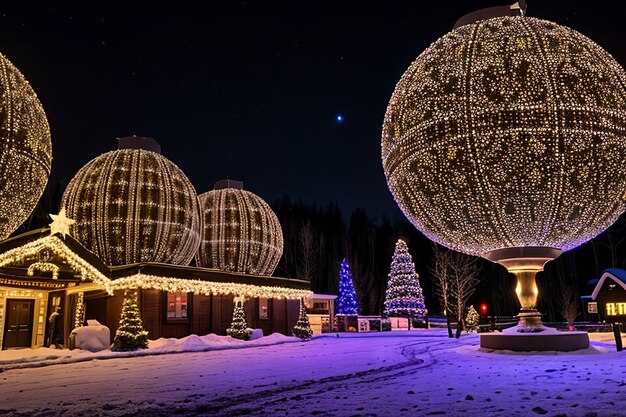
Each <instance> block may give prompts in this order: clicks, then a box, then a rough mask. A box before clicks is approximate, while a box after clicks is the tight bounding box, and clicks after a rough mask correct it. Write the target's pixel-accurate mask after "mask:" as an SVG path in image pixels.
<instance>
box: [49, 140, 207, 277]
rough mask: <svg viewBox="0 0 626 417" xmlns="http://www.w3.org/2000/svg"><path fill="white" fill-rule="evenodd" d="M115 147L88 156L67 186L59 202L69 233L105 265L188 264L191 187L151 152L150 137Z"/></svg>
mask: <svg viewBox="0 0 626 417" xmlns="http://www.w3.org/2000/svg"><path fill="white" fill-rule="evenodd" d="M146 143H149V144H150V145H146ZM144 147H145V148H148V149H151V150H146V149H145V148H144ZM120 148H121V149H118V150H115V151H112V152H108V153H105V154H103V155H101V156H99V157H97V158H95V159H93V160H91V161H90V162H89V163H87V165H85V166H84V167H83V168H81V170H80V171H78V173H77V174H76V176H75V177H74V178H73V179H72V181H70V183H69V184H68V186H67V189H66V190H65V193H64V194H63V199H62V202H61V204H62V207H64V208H65V209H66V210H67V215H68V217H70V218H72V219H74V220H75V221H76V223H75V225H74V226H73V229H72V235H73V236H74V237H75V238H76V239H78V241H80V242H81V243H82V244H83V245H85V246H86V247H87V248H88V249H89V250H91V251H92V252H94V253H95V254H96V255H98V256H99V257H100V259H102V260H104V262H106V263H107V264H109V265H125V264H132V263H139V262H163V263H171V264H177V265H188V264H189V262H190V261H191V259H193V256H194V254H195V252H196V250H197V249H198V245H199V244H200V234H199V231H200V210H199V205H198V197H197V194H196V190H195V188H194V187H193V185H192V184H191V182H189V180H188V179H187V176H186V175H185V174H184V173H183V172H182V171H181V170H180V168H178V167H177V166H176V165H175V164H174V163H173V162H172V161H170V160H169V159H167V158H165V157H163V156H161V155H160V154H159V153H158V152H154V151H153V150H158V151H159V152H160V147H159V146H158V144H156V142H154V140H153V139H151V138H139V137H130V138H122V139H120Z"/></svg>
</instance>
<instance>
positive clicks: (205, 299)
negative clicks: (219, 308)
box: [191, 295, 213, 336]
mask: <svg viewBox="0 0 626 417" xmlns="http://www.w3.org/2000/svg"><path fill="white" fill-rule="evenodd" d="M211 305H212V300H211V296H208V295H193V305H192V310H191V317H192V322H191V331H192V333H193V334H197V335H198V336H202V335H205V334H209V333H213V332H212V331H211V317H212V315H213V309H212V306H211Z"/></svg>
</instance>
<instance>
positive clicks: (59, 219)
mask: <svg viewBox="0 0 626 417" xmlns="http://www.w3.org/2000/svg"><path fill="white" fill-rule="evenodd" d="M50 217H51V218H52V223H50V234H51V235H54V234H56V233H61V235H63V238H64V239H65V235H69V234H70V226H71V225H73V224H74V223H76V220H72V219H68V218H67V216H66V215H65V208H62V209H61V211H59V214H50Z"/></svg>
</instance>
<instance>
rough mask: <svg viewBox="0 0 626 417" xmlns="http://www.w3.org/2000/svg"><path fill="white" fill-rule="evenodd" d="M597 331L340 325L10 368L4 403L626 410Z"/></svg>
mask: <svg viewBox="0 0 626 417" xmlns="http://www.w3.org/2000/svg"><path fill="white" fill-rule="evenodd" d="M592 339H594V341H593V342H592V347H590V348H589V349H588V350H586V351H583V352H575V353H559V354H556V353H554V352H552V353H544V354H536V355H529V354H526V355H520V354H506V353H487V352H482V351H480V350H479V348H478V336H477V335H463V337H462V338H461V340H460V341H457V340H454V339H448V338H447V336H446V334H445V332H444V331H442V330H420V331H411V332H391V333H378V334H341V335H340V337H339V338H337V337H334V336H333V337H328V336H325V337H316V338H314V339H313V340H312V341H310V342H294V343H282V344H272V345H267V346H260V347H251V348H247V349H229V350H209V351H202V352H189V353H179V354H164V355H161V354H159V355H148V356H142V357H120V358H113V359H108V360H89V361H81V362H75V363H65V364H57V365H50V366H44V367H29V368H18V369H8V370H5V371H4V372H2V373H0V415H29V416H30V415H40V416H48V415H57V414H64V415H85V416H97V415H116V416H118V415H120V416H121V415H133V414H140V415H150V416H153V415H164V416H165V415H168V416H169V415H198V414H202V415H223V416H237V415H276V416H282V415H290V416H300V415H307V416H308V415H325V416H374V415H377V416H401V415H412V416H426V415H447V416H525V417H526V416H534V415H548V416H557V415H560V416H564V415H565V416H568V417H572V416H586V417H591V416H624V415H626V407H625V405H626V402H625V401H626V366H625V365H626V352H615V346H614V342H613V341H612V334H602V335H593V337H592ZM259 340H262V339H259ZM197 341H198V340H196V342H197ZM268 342H269V341H268ZM169 343H170V344H177V345H180V343H175V342H173V341H172V342H169ZM190 343H191V342H190ZM166 344H167V343H165V342H164V345H166ZM179 347H180V346H179ZM5 353H6V352H2V353H0V361H5V367H6V366H7V364H9V363H10V362H11V359H8V358H6V355H5ZM10 353H11V354H12V352H10ZM89 355H92V356H93V357H97V355H98V354H89ZM13 362H15V361H13ZM31 365H34V363H33V364H31ZM0 366H2V365H0Z"/></svg>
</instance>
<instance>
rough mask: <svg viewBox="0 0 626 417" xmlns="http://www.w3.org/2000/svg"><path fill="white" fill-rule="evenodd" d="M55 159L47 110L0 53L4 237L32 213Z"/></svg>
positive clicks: (0, 218) (0, 230) (0, 235)
mask: <svg viewBox="0 0 626 417" xmlns="http://www.w3.org/2000/svg"><path fill="white" fill-rule="evenodd" d="M51 163H52V142H51V140H50V128H49V127H48V120H47V119H46V114H45V112H44V110H43V107H42V106H41V103H40V102H39V99H38V98H37V95H36V94H35V91H33V88H32V87H31V86H30V84H29V83H28V81H26V79H25V78H24V76H23V75H22V74H21V73H20V71H19V70H18V69H17V68H15V66H13V64H12V63H11V62H9V60H8V59H6V58H5V57H4V56H3V55H2V54H0V240H2V239H5V238H6V237H8V236H9V235H10V234H11V233H13V232H14V231H15V230H16V229H17V228H18V227H19V226H20V224H22V223H23V222H24V221H25V220H26V219H27V218H28V216H29V215H30V214H31V212H32V211H33V209H34V208H35V206H36V205H37V202H38V201H39V198H40V197H41V194H42V193H43V191H44V189H45V187H46V183H47V182H48V176H49V175H50V165H51Z"/></svg>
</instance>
